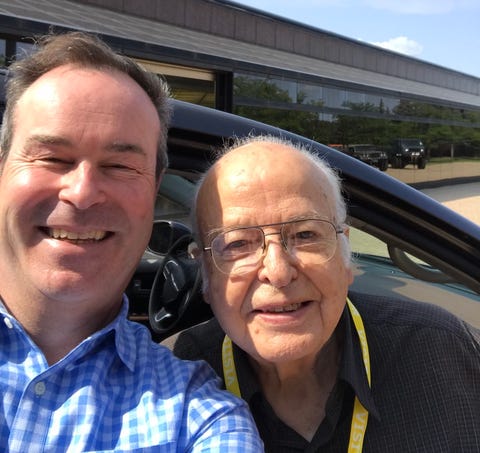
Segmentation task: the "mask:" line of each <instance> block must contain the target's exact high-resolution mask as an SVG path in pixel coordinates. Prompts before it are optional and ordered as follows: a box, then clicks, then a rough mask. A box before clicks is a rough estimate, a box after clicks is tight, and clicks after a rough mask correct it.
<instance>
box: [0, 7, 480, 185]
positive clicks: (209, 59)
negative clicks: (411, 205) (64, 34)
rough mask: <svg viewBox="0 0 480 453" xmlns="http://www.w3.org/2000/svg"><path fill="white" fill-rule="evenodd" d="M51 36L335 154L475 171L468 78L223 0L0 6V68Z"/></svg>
mask: <svg viewBox="0 0 480 453" xmlns="http://www.w3.org/2000/svg"><path fill="white" fill-rule="evenodd" d="M52 29H53V30H57V31H64V30H72V29H78V30H85V31H90V32H94V33H97V34H99V35H101V36H102V37H103V38H104V39H105V40H106V41H107V42H108V43H109V44H110V45H112V46H113V47H114V48H116V49H117V50H119V51H121V52H123V53H125V54H127V55H129V56H132V57H134V58H136V59H137V60H139V61H140V62H142V63H143V64H144V65H145V66H146V67H147V68H148V69H150V70H152V71H154V72H157V73H158V74H162V75H163V76H164V77H165V78H166V79H167V80H168V82H169V83H170V85H171V87H172V91H173V93H174V96H175V97H177V98H179V99H182V100H186V101H189V102H194V103H199V104H203V105H207V106H210V107H214V108H217V109H221V110H226V111H231V112H234V113H237V114H240V115H244V116H248V117H250V118H253V119H257V120H260V121H263V122H267V123H269V124H273V125H276V126H279V127H282V128H284V129H287V130H290V131H293V132H296V133H299V134H301V135H305V136H307V137H310V138H312V139H314V140H317V141H319V142H322V143H326V144H335V145H336V146H337V147H339V148H341V149H342V148H343V149H348V145H351V144H353V143H369V144H373V145H375V146H376V147H378V148H379V149H382V150H385V151H388V152H392V146H393V145H392V144H393V143H394V141H395V140H397V139H399V138H416V139H419V140H421V141H422V142H423V144H424V147H425V150H426V151H425V152H426V156H427V158H428V162H429V164H428V165H431V164H432V165H433V164H437V165H447V166H448V168H451V171H447V172H446V174H445V175H446V177H448V178H457V177H470V176H475V172H477V173H476V174H477V175H478V174H480V170H479V171H477V170H472V168H477V167H475V165H477V164H480V78H477V77H473V76H470V75H468V74H464V73H460V72H458V71H455V70H453V69H449V68H444V67H441V66H438V65H434V64H431V63H427V62H425V61H421V60H418V59H415V58H411V57H407V56H404V55H401V54H397V53H395V52H391V51H388V50H385V49H382V48H379V47H375V46H372V45H369V44H366V43H362V42H359V41H356V40H353V39H350V38H348V37H344V36H340V35H336V34H334V33H330V32H327V31H324V30H321V29H318V28H313V27H309V26H307V25H304V24H300V23H296V22H293V21H290V20H288V19H285V18H281V17H278V16H274V15H271V14H268V13H265V12H262V11H259V10H256V9H253V8H248V7H244V6H242V5H240V4H239V3H236V2H231V1H225V0H140V1H137V0H71V1H67V0H0V55H1V56H2V58H3V61H2V63H3V65H4V66H8V64H9V62H10V61H12V59H13V58H21V55H22V53H23V52H28V50H29V48H30V47H31V46H32V37H33V36H35V35H38V34H43V33H46V32H48V31H50V30H52ZM458 162H466V165H465V166H459V165H457V164H456V165H449V164H453V163H458ZM472 162H473V164H474V165H471V163H472ZM458 168H464V169H467V168H468V171H467V170H458ZM389 171H390V170H389ZM472 171H473V174H470V173H471V172H472ZM418 172H421V170H418ZM469 172H470V173H469ZM405 174H406V173H405ZM395 176H397V177H400V178H402V173H399V172H397V173H396V174H395ZM407 182H411V181H407ZM414 182H415V181H414Z"/></svg>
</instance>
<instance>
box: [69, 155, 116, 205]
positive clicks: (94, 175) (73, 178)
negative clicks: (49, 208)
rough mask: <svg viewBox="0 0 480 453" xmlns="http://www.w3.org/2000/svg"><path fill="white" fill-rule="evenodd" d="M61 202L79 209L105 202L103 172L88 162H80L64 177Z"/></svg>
mask: <svg viewBox="0 0 480 453" xmlns="http://www.w3.org/2000/svg"><path fill="white" fill-rule="evenodd" d="M61 184H62V186H61V189H60V194H59V198H60V200H62V201H64V202H66V203H70V204H72V205H74V206H75V207H76V208H77V209H88V208H89V207H91V206H93V205H95V204H99V203H102V202H104V201H105V199H106V195H105V192H104V190H103V188H102V175H101V172H99V171H98V170H96V169H95V168H94V167H93V166H92V165H91V164H89V163H88V162H80V163H78V164H77V165H76V166H75V167H73V168H71V169H70V170H69V171H68V173H65V174H64V175H63V176H62V180H61Z"/></svg>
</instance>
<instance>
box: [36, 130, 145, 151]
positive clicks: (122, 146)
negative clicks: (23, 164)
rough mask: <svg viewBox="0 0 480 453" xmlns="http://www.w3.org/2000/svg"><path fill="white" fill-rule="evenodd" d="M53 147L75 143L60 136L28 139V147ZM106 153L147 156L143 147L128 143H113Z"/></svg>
mask: <svg viewBox="0 0 480 453" xmlns="http://www.w3.org/2000/svg"><path fill="white" fill-rule="evenodd" d="M37 144H40V145H53V146H66V147H70V148H71V147H73V143H72V142H71V141H70V140H68V139H67V138H65V137H61V136H58V135H47V134H35V135H32V136H30V137H28V139H27V147H29V146H34V145H37ZM104 149H105V150H106V151H112V152H120V153H136V154H143V155H145V154H146V153H145V151H144V150H143V148H142V147H141V146H138V145H135V144H133V143H127V142H112V143H109V144H108V145H107V146H105V147H104Z"/></svg>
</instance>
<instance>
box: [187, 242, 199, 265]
mask: <svg viewBox="0 0 480 453" xmlns="http://www.w3.org/2000/svg"><path fill="white" fill-rule="evenodd" d="M187 252H188V256H189V257H190V258H193V259H195V260H196V259H198V258H199V257H200V254H201V253H202V251H201V250H200V247H199V246H198V244H197V243H196V242H195V241H193V242H190V244H188V247H187Z"/></svg>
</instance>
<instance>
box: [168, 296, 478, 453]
mask: <svg viewBox="0 0 480 453" xmlns="http://www.w3.org/2000/svg"><path fill="white" fill-rule="evenodd" d="M350 299H351V301H352V302H353V304H354V305H355V306H356V307H357V309H358V311H359V312H360V314H361V316H362V319H363V322H364V325H365V331H366V335H367V341H368V345H369V350H370V362H371V377H372V388H371V389H370V388H369V386H368V382H367V378H366V374H365V369H364V365H363V360H362V355H361V350H360V343H359V340H358V336H357V334H356V330H355V328H354V326H353V322H352V319H351V317H350V314H349V312H348V310H347V309H345V311H344V313H343V315H342V318H341V320H340V322H339V325H338V327H337V329H338V330H337V332H336V333H337V334H340V338H343V352H342V358H341V362H340V368H339V374H338V379H337V383H336V385H335V387H334V390H333V392H332V394H331V395H330V397H329V399H328V401H327V406H326V415H325V418H324V420H323V421H322V423H321V424H320V426H319V427H318V429H317V432H316V434H315V436H314V437H313V439H312V441H311V442H309V441H307V440H306V439H304V438H303V437H302V436H300V435H299V434H298V433H296V432H295V431H294V430H293V429H291V428H290V427H288V426H287V425H285V424H284V423H283V422H282V421H281V420H280V419H279V418H278V417H277V416H276V415H275V413H274V411H273V409H272V408H271V406H270V404H269V403H268V401H266V399H265V398H264V397H263V394H262V392H261V388H260V384H259V382H258V380H257V379H256V376H255V374H254V372H253V369H252V367H251V365H250V363H249V360H248V358H247V356H246V354H245V352H243V351H242V350H241V349H240V348H238V347H237V346H236V345H234V346H233V348H234V349H233V353H234V357H235V365H236V368H237V374H238V380H239V385H240V390H241V393H242V398H244V399H245V400H246V401H247V402H248V404H249V406H250V409H251V411H252V414H253V416H254V418H255V421H256V423H257V426H258V430H259V432H260V435H261V437H262V439H263V441H264V443H265V450H266V451H267V452H275V453H284V452H285V453H287V452H289V453H294V452H320V451H321V452H327V453H328V452H332V453H333V452H335V453H337V452H346V451H347V446H348V440H349V436H350V428H351V422H352V412H353V402H354V398H355V395H357V396H358V398H359V400H360V401H361V403H362V404H363V406H364V407H365V408H366V409H367V410H368V412H369V419H368V425H367V430H366V434H365V439H364V444H363V451H364V452H375V453H377V452H388V453H392V452H398V453H408V452H412V453H417V452H432V453H442V452H452V453H457V452H462V453H463V452H468V453H469V452H472V453H473V452H476V453H478V452H480V331H479V330H478V329H474V328H473V327H472V326H469V325H468V324H466V323H464V322H463V321H461V320H459V319H457V318H455V317H454V316H452V315H451V314H449V313H447V312H446V311H444V310H442V309H440V308H438V307H436V306H432V305H428V304H424V303H416V302H409V301H403V300H391V299H386V298H382V297H374V296H365V295H362V294H350ZM223 337H224V333H223V332H222V330H221V329H220V327H219V325H218V323H217V322H216V321H215V320H210V321H208V322H207V323H204V324H203V325H200V326H196V327H193V328H191V329H188V330H186V331H184V332H182V333H180V334H179V335H176V336H175V337H174V338H172V339H169V340H168V341H166V344H167V345H170V346H172V347H173V350H174V352H175V354H176V355H178V356H179V357H181V358H184V359H190V360H194V359H204V360H206V361H207V362H209V363H210V365H211V366H212V367H213V368H214V370H215V371H216V372H217V374H218V375H219V376H222V377H223V371H222V360H221V345H222V342H223Z"/></svg>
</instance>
